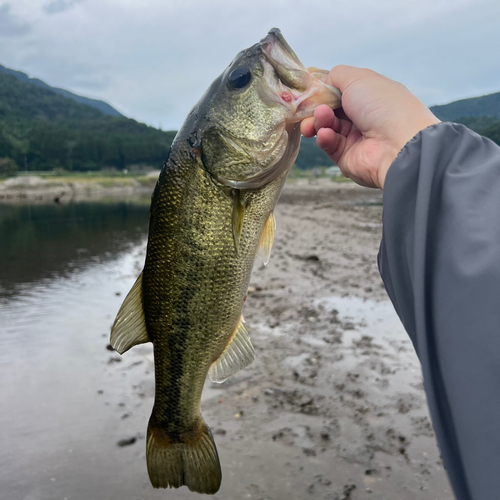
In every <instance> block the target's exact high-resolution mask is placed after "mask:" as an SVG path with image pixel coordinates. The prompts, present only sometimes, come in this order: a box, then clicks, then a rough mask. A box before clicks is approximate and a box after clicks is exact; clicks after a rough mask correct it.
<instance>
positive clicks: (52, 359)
mask: <svg viewBox="0 0 500 500" xmlns="http://www.w3.org/2000/svg"><path fill="white" fill-rule="evenodd" d="M148 213H149V205H148V203H147V202H145V201H144V200H139V199H137V200H129V201H126V202H125V201H123V202H109V203H104V202H93V203H78V204H69V205H57V204H55V203H54V204H52V205H31V206H29V205H10V206H6V205H0V262H1V266H0V327H1V328H0V401H1V407H0V443H2V446H0V499H5V500H11V499H12V500H18V499H20V500H45V499H60V500H63V499H65V498H66V499H67V500H79V499H82V500H84V499H85V500H90V499H92V500H93V499H108V498H120V499H123V498H127V499H128V498H145V496H144V495H142V492H143V491H144V490H146V491H148V494H147V495H146V497H147V498H158V497H159V496H160V495H159V492H157V491H151V488H150V486H149V485H148V481H147V474H144V472H145V471H144V470H143V469H144V468H145V460H144V456H143V455H144V449H143V448H144V441H142V445H141V446H137V445H136V446H128V447H126V448H120V447H119V446H117V442H118V441H119V440H121V439H127V438H130V437H135V438H136V439H139V440H141V439H143V435H141V434H140V433H139V430H141V431H145V426H146V422H147V419H148V416H149V412H150V407H148V405H147V404H145V405H144V407H142V405H140V404H137V397H132V396H133V395H132V394H131V391H132V390H133V389H132V386H133V384H134V382H133V380H130V383H127V384H123V383H122V384H120V383H119V382H120V381H119V380H117V379H116V377H117V376H120V377H129V378H130V377H132V376H133V375H132V372H131V371H128V370H127V365H129V364H130V361H128V360H127V359H125V358H124V360H123V362H120V363H119V365H118V364H117V363H118V361H116V358H117V356H116V353H112V352H110V351H108V350H107V349H106V345H107V343H108V336H109V328H110V326H111V324H112V322H113V319H114V316H115V315H116V312H117V310H118V308H119V306H120V304H121V302H122V300H123V298H124V295H125V294H126V293H127V291H128V289H129V288H130V286H131V285H132V283H133V282H134V280H135V278H136V277H137V275H138V273H139V272H140V268H141V267H142V263H143V262H144V252H145V244H146V237H147V228H148ZM137 356H141V353H138V354H136V355H135V358H133V359H134V361H135V362H136V363H137V362H138V361H137ZM129 359H130V358H129ZM117 366H120V368H119V370H117V368H116V367H117ZM141 375H143V373H142V374H141ZM113 377H114V378H113ZM151 378H152V377H151ZM127 381H129V380H128V379H127ZM117 382H118V383H117ZM117 387H118V389H117ZM129 392H130V393H129ZM132 405H134V407H133V408H132V407H131V406H132ZM127 417H129V418H127ZM136 471H137V472H136ZM136 476H137V478H136ZM124 477H126V478H128V480H124ZM157 494H158V495H157Z"/></svg>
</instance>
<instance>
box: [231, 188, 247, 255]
mask: <svg viewBox="0 0 500 500" xmlns="http://www.w3.org/2000/svg"><path fill="white" fill-rule="evenodd" d="M233 199H234V204H233V238H234V247H235V249H236V253H237V254H239V251H240V239H241V233H242V232H243V221H244V219H245V204H244V203H243V200H242V197H241V194H240V191H238V190H236V189H235V190H234V191H233Z"/></svg>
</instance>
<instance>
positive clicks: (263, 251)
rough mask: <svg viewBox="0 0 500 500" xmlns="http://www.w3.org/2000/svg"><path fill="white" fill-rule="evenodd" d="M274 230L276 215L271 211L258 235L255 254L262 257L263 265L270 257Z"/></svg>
mask: <svg viewBox="0 0 500 500" xmlns="http://www.w3.org/2000/svg"><path fill="white" fill-rule="evenodd" d="M275 230H276V217H275V216H274V212H272V213H271V214H270V215H269V217H268V218H267V219H266V222H265V223H264V228H263V229H262V233H261V235H260V242H259V249H258V251H257V256H258V257H260V258H261V259H262V261H263V262H264V265H267V263H268V262H269V258H270V257H271V248H272V247H273V242H274V232H275Z"/></svg>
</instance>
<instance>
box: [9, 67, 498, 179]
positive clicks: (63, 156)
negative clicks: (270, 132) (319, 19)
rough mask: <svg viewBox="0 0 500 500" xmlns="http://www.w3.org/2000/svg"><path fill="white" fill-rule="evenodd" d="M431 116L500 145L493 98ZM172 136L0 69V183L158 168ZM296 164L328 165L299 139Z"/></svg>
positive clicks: (311, 141) (101, 104)
mask: <svg viewBox="0 0 500 500" xmlns="http://www.w3.org/2000/svg"><path fill="white" fill-rule="evenodd" d="M431 110H432V111H433V112H434V113H435V114H436V116H438V118H440V119H441V120H447V121H455V122H461V123H464V124H465V125H467V126H468V127H470V128H472V129H473V130H475V131H476V132H478V133H480V134H482V135H485V136H486V137H489V138H490V139H492V140H494V141H495V142H497V143H498V144H500V92H499V93H496V94H491V95H487V96H482V97H475V98H471V99H463V100H460V101H456V102H452V103H450V104H446V105H442V106H433V107H432V108H431ZM174 136H175V132H162V131H161V130H157V129H155V128H153V127H148V126H147V125H144V124H142V123H138V122H136V121H135V120H132V119H129V118H125V117H123V116H121V115H120V113H118V111H116V110H115V109H114V108H112V107H111V106H109V105H108V104H107V103H105V102H103V101H97V100H92V99H87V98H85V97H81V96H77V95H75V94H72V93H71V92H68V91H66V90H63V89H56V88H53V87H50V86H49V85H47V84H45V83H44V82H42V81H41V80H38V79H35V78H29V77H28V76H27V75H26V74H25V73H22V72H20V71H14V70H10V69H8V68H5V67H4V66H1V65H0V175H2V173H3V174H8V173H13V172H15V170H16V165H17V168H18V169H19V170H54V169H65V170H77V171H86V170H100V169H103V168H116V169H123V168H126V167H129V166H131V165H148V166H153V167H156V168H161V166H162V165H163V162H164V161H165V158H166V157H167V153H168V149H169V147H170V144H171V143H172V140H173V138H174ZM14 162H15V163H14ZM296 164H297V166H298V167H299V168H301V169H309V168H314V167H318V166H329V165H332V162H331V161H330V160H329V159H328V157H327V156H326V155H325V153H323V152H322V151H321V150H320V149H319V148H318V147H317V146H316V143H315V140H314V139H302V145H301V149H300V153H299V156H298V158H297V162H296Z"/></svg>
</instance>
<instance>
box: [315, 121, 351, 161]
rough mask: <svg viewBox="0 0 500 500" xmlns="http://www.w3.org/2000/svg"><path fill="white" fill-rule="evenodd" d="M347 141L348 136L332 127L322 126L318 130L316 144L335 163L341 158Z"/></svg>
mask: <svg viewBox="0 0 500 500" xmlns="http://www.w3.org/2000/svg"><path fill="white" fill-rule="evenodd" d="M345 143H346V138H345V137H344V136H343V135H341V134H338V133H336V132H335V131H333V130H332V129H331V128H322V129H319V130H318V134H317V137H316V144H317V145H318V147H319V148H321V149H322V150H323V151H324V152H325V153H326V154H327V155H328V157H329V158H330V159H332V160H333V161H334V162H335V163H338V160H339V158H340V157H341V156H342V152H343V150H344V147H345Z"/></svg>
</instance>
